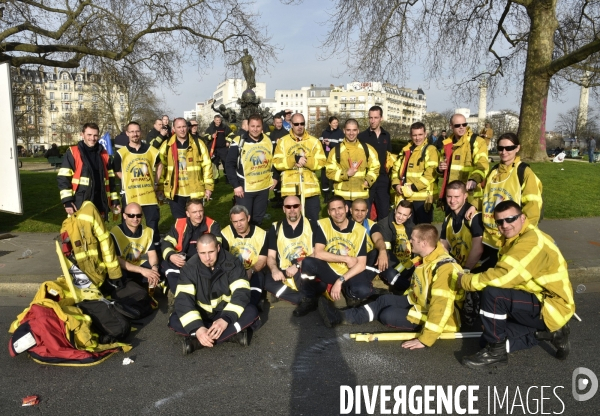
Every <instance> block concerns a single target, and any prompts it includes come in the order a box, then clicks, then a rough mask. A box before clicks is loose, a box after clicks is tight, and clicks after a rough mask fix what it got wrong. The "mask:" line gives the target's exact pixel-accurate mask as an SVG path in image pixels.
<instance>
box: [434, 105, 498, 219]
mask: <svg viewBox="0 0 600 416" xmlns="http://www.w3.org/2000/svg"><path fill="white" fill-rule="evenodd" d="M450 128H451V129H452V134H450V136H448V138H447V139H445V140H444V141H443V142H442V143H441V146H442V149H441V154H440V163H439V166H438V169H437V172H438V174H440V175H442V176H443V181H442V184H441V187H440V194H439V199H440V200H441V201H442V202H444V199H445V198H444V197H445V189H446V185H448V184H449V183H450V182H452V181H455V180H459V181H461V182H463V183H464V184H465V185H466V186H467V191H468V192H469V199H468V202H469V203H471V204H473V205H475V206H477V202H478V199H480V198H482V197H483V190H482V188H481V182H483V180H484V179H485V178H486V176H487V174H488V172H489V169H490V162H489V160H488V148H487V143H486V142H485V140H484V139H482V138H481V137H479V136H477V133H475V132H473V130H471V127H469V123H467V119H466V118H465V116H463V115H462V114H454V115H453V116H452V117H450ZM449 213H450V212H447V213H446V214H449Z"/></svg>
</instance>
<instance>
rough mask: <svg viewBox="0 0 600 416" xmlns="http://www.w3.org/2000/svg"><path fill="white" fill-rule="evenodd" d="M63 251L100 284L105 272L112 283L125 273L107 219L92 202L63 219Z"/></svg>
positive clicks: (87, 202)
mask: <svg viewBox="0 0 600 416" xmlns="http://www.w3.org/2000/svg"><path fill="white" fill-rule="evenodd" d="M60 233H61V238H62V240H63V253H65V254H66V255H67V257H68V258H69V259H70V260H71V261H72V262H73V264H75V265H76V266H77V267H78V268H79V269H81V271H83V272H84V273H85V274H86V275H87V276H88V277H89V278H90V280H91V281H92V282H93V283H94V284H95V285H96V286H97V287H100V286H102V283H104V280H105V279H106V275H107V274H108V277H109V279H110V281H112V282H113V284H115V283H116V281H120V278H121V276H122V273H121V268H120V267H119V261H118V260H117V256H116V253H115V246H114V244H113V241H112V239H111V238H110V233H109V232H108V231H107V230H106V227H105V226H104V220H103V218H102V217H101V216H100V213H99V212H98V210H97V209H96V206H95V205H94V204H93V203H92V202H90V201H84V202H83V204H82V205H81V207H80V208H79V210H78V211H77V212H75V213H74V214H73V215H71V216H70V217H68V218H67V219H66V220H64V221H63V224H62V228H61V229H60Z"/></svg>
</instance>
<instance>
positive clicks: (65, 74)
mask: <svg viewBox="0 0 600 416" xmlns="http://www.w3.org/2000/svg"><path fill="white" fill-rule="evenodd" d="M62 79H65V80H66V79H69V74H67V73H66V72H63V74H62Z"/></svg>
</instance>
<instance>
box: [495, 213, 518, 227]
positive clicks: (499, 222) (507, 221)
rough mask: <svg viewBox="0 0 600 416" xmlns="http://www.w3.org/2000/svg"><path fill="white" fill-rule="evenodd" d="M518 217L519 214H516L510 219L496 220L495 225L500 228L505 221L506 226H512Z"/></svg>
mask: <svg viewBox="0 0 600 416" xmlns="http://www.w3.org/2000/svg"><path fill="white" fill-rule="evenodd" d="M520 216H521V214H517V215H513V216H512V217H506V218H502V219H499V220H496V225H497V226H498V227H502V226H503V225H504V221H506V223H507V224H512V223H513V222H515V221H516V220H517V218H519V217H520Z"/></svg>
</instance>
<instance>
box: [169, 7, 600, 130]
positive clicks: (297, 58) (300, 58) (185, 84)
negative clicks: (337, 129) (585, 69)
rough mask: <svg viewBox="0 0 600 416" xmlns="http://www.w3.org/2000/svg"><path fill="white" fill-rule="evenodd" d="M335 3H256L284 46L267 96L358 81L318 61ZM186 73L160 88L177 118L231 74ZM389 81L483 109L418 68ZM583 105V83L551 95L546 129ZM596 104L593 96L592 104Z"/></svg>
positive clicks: (439, 103)
mask: <svg viewBox="0 0 600 416" xmlns="http://www.w3.org/2000/svg"><path fill="white" fill-rule="evenodd" d="M330 5H331V2H329V1H324V0H304V1H303V2H302V3H301V4H299V5H284V4H282V3H281V2H280V1H279V0H258V1H257V2H256V4H255V8H256V10H258V12H259V13H260V14H261V18H260V21H261V22H262V23H263V24H266V25H267V26H268V31H269V34H270V35H271V36H272V42H273V43H275V44H277V45H278V46H279V47H280V48H281V51H280V52H279V53H278V60H279V62H277V63H274V64H273V65H271V66H270V68H269V69H268V73H267V72H265V70H264V69H261V68H259V69H258V70H257V75H256V81H257V82H265V83H266V84H267V98H273V97H274V94H275V90H276V89H299V88H301V87H303V86H310V85H311V84H315V85H317V86H328V85H330V84H334V85H344V86H345V85H346V84H347V83H349V82H352V81H355V80H354V79H352V77H350V76H349V75H342V76H341V77H338V76H337V74H339V73H340V72H341V71H342V70H343V68H342V67H341V65H342V61H341V60H336V56H332V57H330V58H329V59H326V60H321V59H319V58H320V56H321V49H320V48H319V44H320V42H321V40H322V39H324V37H325V35H326V34H327V27H326V26H325V25H324V24H323V22H324V21H326V20H327V16H328V15H327V8H328V7H330ZM340 53H343V52H340ZM182 72H183V77H182V81H181V82H180V83H179V84H178V85H176V86H175V87H174V88H170V89H163V90H162V91H161V92H159V94H161V96H162V98H163V100H164V102H165V103H166V106H167V110H168V111H169V112H170V113H169V114H170V115H172V116H183V112H184V111H187V110H193V109H194V108H195V103H196V102H202V101H205V100H207V99H209V98H211V97H212V93H213V92H214V90H215V89H216V87H217V85H218V84H219V83H220V82H222V81H223V80H225V78H227V76H226V75H227V72H226V68H225V66H224V64H223V61H222V60H215V62H214V63H213V66H212V68H206V69H205V70H204V71H203V72H204V73H203V74H199V73H198V70H197V68H196V67H195V66H194V67H192V66H189V67H184V68H182ZM240 76H241V75H240ZM230 77H231V76H230ZM357 81H365V82H366V81H381V80H374V79H373V80H357ZM389 81H390V82H392V83H397V84H399V85H400V86H404V87H408V88H413V89H416V88H422V89H423V90H424V91H425V94H426V95H427V111H428V112H433V111H444V110H446V109H454V108H462V107H469V108H470V109H471V113H477V112H478V97H473V99H472V100H471V102H470V103H466V102H459V103H454V102H453V101H452V98H451V92H450V91H449V90H444V89H441V88H442V87H440V86H439V85H436V83H435V82H425V81H424V79H423V77H421V73H420V71H419V70H418V68H415V70H411V74H410V79H408V80H407V81H404V82H400V81H395V80H389ZM519 99H520V95H519V94H518V93H517V90H516V89H515V93H514V94H510V93H509V94H506V95H503V96H501V97H495V98H493V99H491V98H490V97H489V96H488V105H487V111H488V112H489V111H492V110H503V109H512V110H514V111H515V112H516V113H517V114H518V113H519V102H518V101H519ZM578 104H579V87H578V86H575V85H573V86H571V87H570V88H568V89H566V90H565V91H564V94H563V95H562V97H561V100H560V101H558V100H554V99H552V98H551V97H550V98H549V101H548V109H547V122H546V129H548V130H553V129H554V127H555V125H556V121H557V118H558V115H559V114H560V113H563V112H566V111H568V110H569V109H571V108H573V107H576V106H578ZM594 105H595V103H593V102H592V101H591V95H590V106H594Z"/></svg>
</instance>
